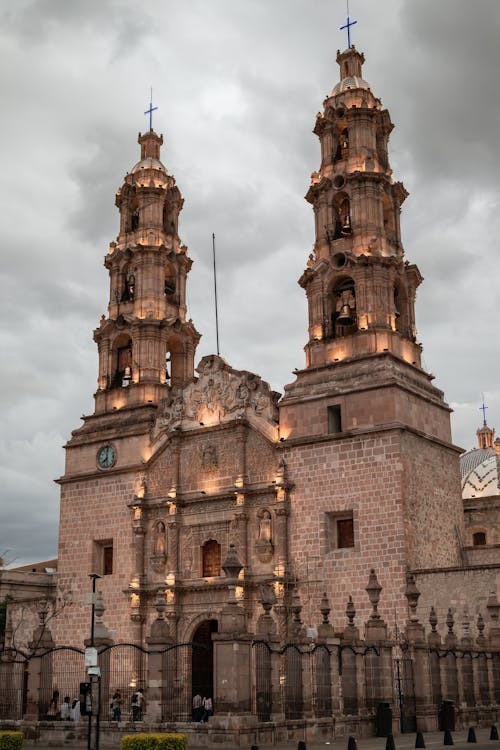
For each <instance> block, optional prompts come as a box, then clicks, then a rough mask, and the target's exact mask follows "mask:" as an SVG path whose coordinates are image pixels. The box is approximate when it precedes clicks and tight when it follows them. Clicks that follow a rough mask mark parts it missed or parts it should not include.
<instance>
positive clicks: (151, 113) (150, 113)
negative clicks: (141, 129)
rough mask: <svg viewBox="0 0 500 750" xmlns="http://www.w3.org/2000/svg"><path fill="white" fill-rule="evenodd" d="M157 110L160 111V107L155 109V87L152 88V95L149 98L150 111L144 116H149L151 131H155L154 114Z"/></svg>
mask: <svg viewBox="0 0 500 750" xmlns="http://www.w3.org/2000/svg"><path fill="white" fill-rule="evenodd" d="M155 109H158V107H153V87H151V93H150V97H149V109H147V110H146V111H145V112H144V114H145V115H149V129H150V130H153V112H154V111H155Z"/></svg>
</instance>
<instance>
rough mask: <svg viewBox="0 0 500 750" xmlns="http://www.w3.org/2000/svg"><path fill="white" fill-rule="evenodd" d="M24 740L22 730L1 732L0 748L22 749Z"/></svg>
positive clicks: (3, 749)
mask: <svg viewBox="0 0 500 750" xmlns="http://www.w3.org/2000/svg"><path fill="white" fill-rule="evenodd" d="M23 740H24V737H23V733H22V732H10V731H7V732H0V750H21V748H22V746H23Z"/></svg>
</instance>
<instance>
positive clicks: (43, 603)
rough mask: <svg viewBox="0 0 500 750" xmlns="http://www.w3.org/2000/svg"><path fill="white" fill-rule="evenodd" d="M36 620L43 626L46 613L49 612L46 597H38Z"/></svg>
mask: <svg viewBox="0 0 500 750" xmlns="http://www.w3.org/2000/svg"><path fill="white" fill-rule="evenodd" d="M37 613H38V622H39V625H40V627H41V628H43V627H44V626H45V621H46V620H47V615H48V614H49V603H48V601H47V599H40V601H39V602H38V605H37Z"/></svg>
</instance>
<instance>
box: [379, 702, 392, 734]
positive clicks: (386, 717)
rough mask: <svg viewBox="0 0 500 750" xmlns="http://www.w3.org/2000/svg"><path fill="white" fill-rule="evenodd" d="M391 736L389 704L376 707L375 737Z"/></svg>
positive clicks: (380, 704) (390, 710) (390, 709)
mask: <svg viewBox="0 0 500 750" xmlns="http://www.w3.org/2000/svg"><path fill="white" fill-rule="evenodd" d="M390 734H392V708H391V704H390V703H379V704H378V705H377V737H388V736H389V735H390Z"/></svg>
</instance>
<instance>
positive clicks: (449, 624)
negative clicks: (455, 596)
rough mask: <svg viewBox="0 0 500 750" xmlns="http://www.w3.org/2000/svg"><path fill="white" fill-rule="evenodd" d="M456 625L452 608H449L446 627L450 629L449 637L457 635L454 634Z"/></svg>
mask: <svg viewBox="0 0 500 750" xmlns="http://www.w3.org/2000/svg"><path fill="white" fill-rule="evenodd" d="M454 625H455V620H454V618H453V612H452V611H451V607H449V609H448V612H447V614H446V627H447V628H448V633H447V635H455V634H454V632H453V626H454Z"/></svg>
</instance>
